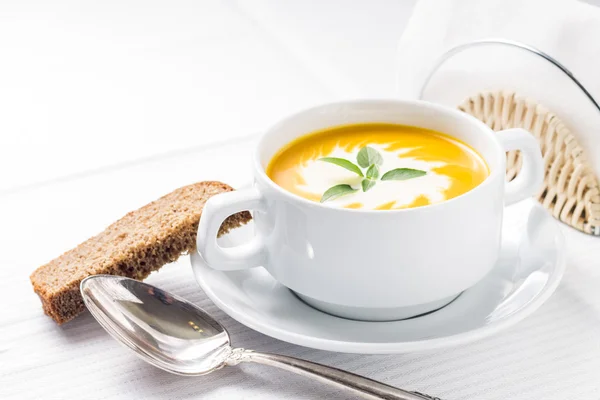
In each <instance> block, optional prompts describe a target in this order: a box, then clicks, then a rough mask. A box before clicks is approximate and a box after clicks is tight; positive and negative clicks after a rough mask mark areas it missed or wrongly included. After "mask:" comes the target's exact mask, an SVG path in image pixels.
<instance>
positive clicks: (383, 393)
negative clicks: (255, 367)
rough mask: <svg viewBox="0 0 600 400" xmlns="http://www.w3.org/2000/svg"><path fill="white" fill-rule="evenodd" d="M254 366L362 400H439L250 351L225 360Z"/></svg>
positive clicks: (233, 355)
mask: <svg viewBox="0 0 600 400" xmlns="http://www.w3.org/2000/svg"><path fill="white" fill-rule="evenodd" d="M250 361H251V362H255V363H259V364H264V365H271V366H273V367H277V368H281V369H284V370H286V371H290V372H293V373H295V374H298V375H302V376H306V377H309V378H313V379H316V380H319V381H321V382H324V383H329V384H331V385H334V386H337V387H340V388H344V389H347V390H350V391H353V392H354V393H355V394H356V395H359V396H360V397H362V398H364V399H387V400H441V399H439V398H437V397H431V396H428V395H426V394H422V393H417V392H409V391H406V390H402V389H398V388H395V387H393V386H389V385H386V384H384V383H381V382H377V381H375V380H373V379H369V378H365V377H364V376H359V375H356V374H353V373H351V372H347V371H343V370H341V369H337V368H333V367H328V366H326V365H322V364H318V363H314V362H311V361H306V360H301V359H299V358H295V357H289V356H282V355H277V354H269V353H257V352H254V351H250V350H244V349H235V350H233V351H232V353H231V356H230V357H229V359H228V360H227V364H229V365H236V364H238V363H240V362H250Z"/></svg>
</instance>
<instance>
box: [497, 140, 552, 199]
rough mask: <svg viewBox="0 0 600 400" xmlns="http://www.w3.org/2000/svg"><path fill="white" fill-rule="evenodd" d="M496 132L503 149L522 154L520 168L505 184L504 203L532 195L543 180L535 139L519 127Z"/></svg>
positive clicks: (540, 154)
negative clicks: (517, 151) (518, 151)
mask: <svg viewBox="0 0 600 400" xmlns="http://www.w3.org/2000/svg"><path fill="white" fill-rule="evenodd" d="M497 134H498V139H499V140H500V143H501V144H502V147H504V150H506V151H510V150H520V151H521V154H522V155H523V165H522V166H521V170H520V171H519V173H518V174H517V176H516V178H515V179H513V180H512V181H511V182H508V183H507V184H506V192H505V195H504V204H505V205H509V204H513V203H516V202H518V201H521V200H524V199H526V198H529V197H531V196H534V195H535V194H537V191H538V190H539V188H540V187H541V185H542V183H543V182H544V159H543V158H542V152H541V150H540V146H539V144H538V141H537V139H536V138H535V137H534V136H533V135H532V134H531V133H529V132H527V131H526V130H525V129H521V128H513V129H506V130H503V131H500V132H498V133H497Z"/></svg>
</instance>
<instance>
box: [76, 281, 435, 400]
mask: <svg viewBox="0 0 600 400" xmlns="http://www.w3.org/2000/svg"><path fill="white" fill-rule="evenodd" d="M80 289H81V295H82V297H83V301H84V303H85V305H86V306H87V308H88V310H90V312H91V313H92V315H93V316H94V318H96V320H97V321H98V322H99V323H100V325H102V327H103V328H104V329H105V330H106V331H107V332H108V333H109V334H110V335H111V336H112V337H113V338H115V339H117V341H119V342H121V343H123V344H125V345H126V346H127V347H129V348H130V349H132V350H133V351H134V352H135V353H136V354H137V355H138V356H139V357H141V358H142V359H143V360H144V361H146V362H148V363H150V364H152V365H154V366H156V367H158V368H161V369H164V370H165V371H168V372H171V373H174V374H178V375H205V374H208V373H210V372H212V371H215V370H217V369H220V368H223V367H224V366H229V365H237V364H239V363H240V362H256V363H260V364H264V365H271V366H274V367H278V368H281V369H285V370H287V371H290V372H294V373H296V374H299V375H303V376H307V377H310V378H313V379H317V380H319V381H321V382H324V383H328V384H331V385H334V386H337V387H339V388H344V389H347V390H349V391H352V392H353V394H354V395H355V396H360V397H361V398H365V399H388V400H422V399H429V400H433V399H436V398H434V397H430V396H427V395H424V394H421V393H417V392H409V391H406V390H402V389H398V388H395V387H393V386H389V385H386V384H384V383H381V382H377V381H374V380H372V379H369V378H365V377H363V376H359V375H355V374H353V373H350V372H347V371H342V370H340V369H337V368H333V367H328V366H326V365H322V364H317V363H313V362H310V361H305V360H301V359H298V358H294V357H288V356H283V355H277V354H268V353H259V352H254V351H252V350H245V349H242V348H237V349H234V348H232V347H231V345H230V339H229V334H228V333H227V331H226V330H225V328H224V327H223V326H222V325H221V324H219V323H218V322H217V321H216V320H215V319H213V318H212V317H211V316H210V315H208V314H207V313H206V312H205V311H204V310H202V309H201V308H199V307H197V306H195V305H194V304H192V303H190V302H189V301H187V300H185V299H183V298H181V297H179V296H176V295H173V294H171V293H168V292H165V291H164V290H161V289H159V288H157V287H155V286H152V285H149V284H147V283H143V282H139V281H136V280H133V279H129V278H124V277H120V276H113V275H94V276H90V277H87V278H85V279H84V280H83V281H81V285H80ZM438 400H439V399H438Z"/></svg>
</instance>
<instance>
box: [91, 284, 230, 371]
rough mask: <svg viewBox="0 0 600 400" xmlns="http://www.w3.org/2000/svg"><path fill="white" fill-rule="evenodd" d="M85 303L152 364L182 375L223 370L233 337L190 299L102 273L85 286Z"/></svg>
mask: <svg viewBox="0 0 600 400" xmlns="http://www.w3.org/2000/svg"><path fill="white" fill-rule="evenodd" d="M81 292H82V294H83V298H84V301H85V305H86V306H87V308H88V310H90V312H91V313H92V315H93V316H94V317H95V318H96V319H97V320H98V322H99V323H100V325H102V327H103V328H104V329H105V330H106V331H107V332H108V333H110V334H111V335H112V336H114V337H115V338H117V339H118V340H119V341H121V342H122V343H124V344H125V345H127V346H128V347H130V348H131V349H133V350H134V351H136V352H137V353H138V355H139V356H140V357H142V358H143V359H145V360H146V361H147V362H149V363H150V364H152V365H155V366H157V367H159V368H162V369H164V370H166V371H168V372H172V373H175V374H179V375H205V374H207V373H209V372H211V371H213V370H215V369H219V368H221V367H223V365H224V363H225V361H226V359H227V357H228V356H229V354H230V353H231V347H230V345H229V343H230V340H229V334H228V333H227V331H226V330H225V329H224V328H223V327H222V326H221V325H220V324H219V323H218V322H216V321H215V320H214V319H213V318H211V317H210V316H209V315H208V314H206V313H205V312H204V310H202V309H200V308H198V307H196V306H195V305H193V304H192V303H190V302H188V301H187V300H185V299H183V298H181V297H179V296H175V295H172V294H170V293H167V292H165V291H163V290H161V289H159V288H157V287H154V286H152V285H148V284H145V283H142V282H138V281H135V280H132V279H128V278H122V277H114V276H109V275H107V276H102V275H96V276H94V277H90V278H86V279H85V280H84V281H83V282H82V283H81Z"/></svg>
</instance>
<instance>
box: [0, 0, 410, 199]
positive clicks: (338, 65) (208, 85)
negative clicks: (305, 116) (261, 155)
mask: <svg viewBox="0 0 600 400" xmlns="http://www.w3.org/2000/svg"><path fill="white" fill-rule="evenodd" d="M413 3H414V1H413V0H396V1H393V0H376V1H367V0H363V1H344V0H330V1H315V0H313V1H293V0H285V1H276V0H253V1H235V0H224V1H218V2H217V1H192V0H186V1H182V0H175V1H156V0H150V1H147V0H144V1H141V0H125V1H77V0H67V1H65V0H60V1H43V0H18V1H17V0H15V1H9V0H2V1H1V2H0V193H6V192H8V191H10V192H14V190H16V189H18V188H20V187H23V186H27V185H30V184H32V183H35V182H42V181H46V180H48V179H55V178H58V177H64V176H69V175H73V174H76V173H80V172H84V171H89V170H93V169H97V168H99V167H105V166H110V165H115V164H119V163H123V162H128V161H132V160H137V159H140V158H144V157H148V156H152V155H155V154H161V153H165V152H170V151H173V150H177V149H190V148H193V147H194V146H198V145H203V144H207V143H212V142H220V141H224V140H226V139H230V138H234V137H239V136H245V135H249V134H251V133H255V132H257V131H259V130H261V129H264V128H266V127H268V126H269V125H270V124H271V123H274V122H276V121H277V119H279V118H281V117H283V116H285V115H286V114H289V113H290V112H293V111H295V110H298V109H301V108H304V107H308V106H311V105H315V104H318V103H321V102H326V101H330V100H334V99H340V98H348V97H359V96H372V97H375V96H392V95H393V92H394V84H395V76H394V64H395V57H396V51H395V50H396V45H397V42H398V39H399V37H400V34H401V33H402V30H403V28H404V26H405V24H406V21H407V18H408V17H409V15H410V10H411V8H412V6H413Z"/></svg>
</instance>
